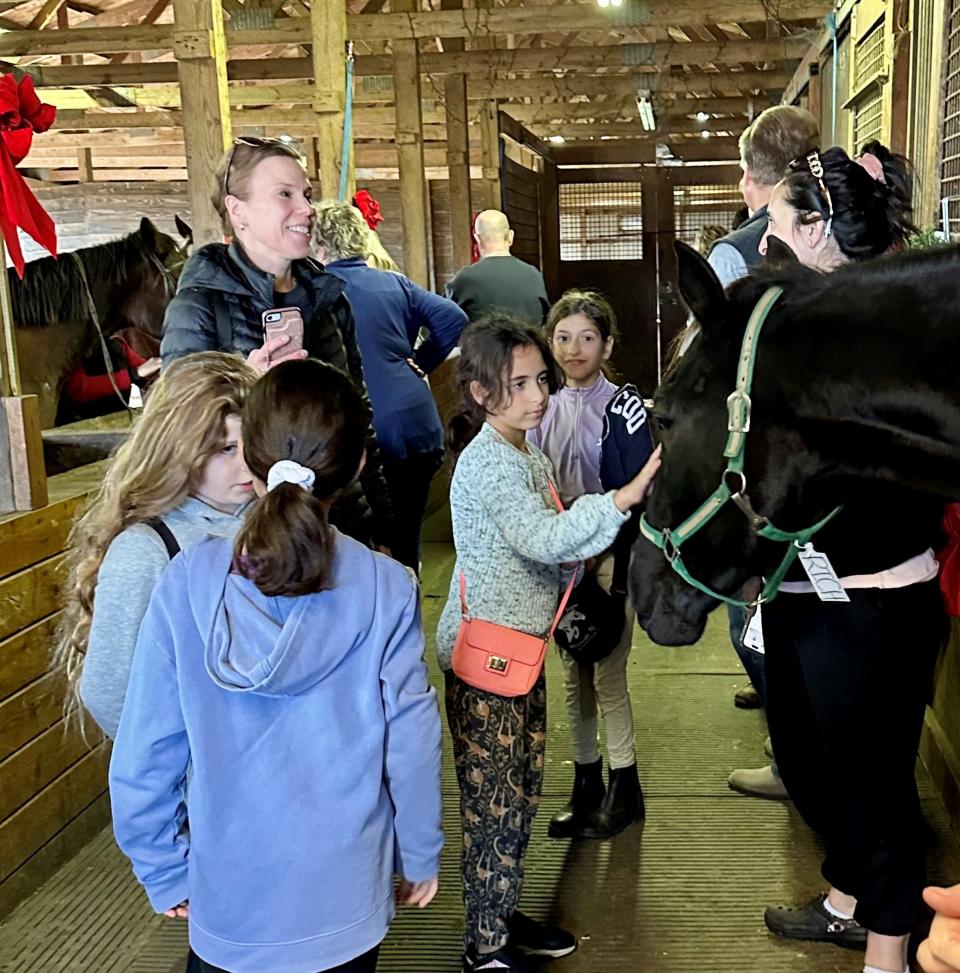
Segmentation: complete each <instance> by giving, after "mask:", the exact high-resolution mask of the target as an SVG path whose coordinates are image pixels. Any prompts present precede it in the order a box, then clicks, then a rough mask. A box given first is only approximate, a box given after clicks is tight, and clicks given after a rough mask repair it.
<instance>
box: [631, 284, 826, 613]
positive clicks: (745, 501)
mask: <svg viewBox="0 0 960 973" xmlns="http://www.w3.org/2000/svg"><path fill="white" fill-rule="evenodd" d="M782 293H783V288H781V287H771V288H769V289H768V290H767V291H765V292H764V294H763V296H762V297H761V298H760V300H759V301H758V302H757V305H756V307H754V309H753V311H752V313H751V314H750V320H749V321H748V322H747V329H746V331H745V332H744V335H743V342H742V343H741V345H740V359H739V363H738V365H737V385H736V388H735V389H734V390H733V391H732V392H731V393H730V395H729V396H728V397H727V445H726V447H725V449H724V451H723V455H724V457H725V458H726V459H727V468H726V469H725V470H724V472H723V476H722V477H721V479H720V485H719V486H718V487H717V489H716V490H714V491H713V493H711V494H710V496H709V497H707V499H706V500H704V501H703V503H702V504H700V506H699V507H697V509H696V510H695V511H694V512H693V513H692V514H690V516H689V517H687V519H686V520H684V521H682V522H681V523H680V525H679V526H677V527H675V528H673V529H670V528H668V527H665V528H664V529H663V530H657V528H656V527H651V526H650V524H649V523H648V521H647V515H646V514H644V515H643V516H642V517H641V518H640V532H641V533H642V534H643V536H644V537H646V539H647V540H648V541H650V542H651V543H652V544H655V545H656V546H657V547H658V548H659V549H660V550H661V551H663V555H664V557H665V558H666V559H667V561H669V563H670V565H671V567H672V568H673V570H674V571H676V572H677V574H679V575H680V577H681V578H683V580H684V581H686V582H687V584H689V585H692V586H693V587H694V588H696V589H698V590H699V591H702V592H703V593H704V594H707V595H710V597H711V598H716V599H717V600H718V601H723V602H726V603H727V604H728V605H737V606H739V607H741V608H752V607H753V606H754V605H757V604H760V603H761V602H765V601H772V600H773V598H774V597H775V596H776V593H777V589H778V588H779V587H780V582H781V581H783V579H784V577H785V575H786V573H787V571H788V570H789V569H790V565H791V564H793V561H794V558H796V556H797V554H798V553H799V552H800V550H801V549H802V548H803V546H804V545H805V544H808V543H809V542H810V539H811V538H812V537H813V535H814V534H816V533H817V531H818V530H820V528H821V527H823V526H824V524H826V523H827V522H828V521H829V520H830V519H831V518H833V517H834V516H835V515H836V514H837V513H838V512H839V510H840V508H839V507H836V508H835V509H834V510H832V511H831V512H830V513H829V514H827V516H826V517H824V518H823V519H822V520H818V521H817V522H816V523H815V524H813V525H812V526H810V527H806V528H804V529H802V530H795V531H787V530H780V529H779V528H778V527H775V526H774V525H773V524H771V523H770V521H769V520H767V518H766V517H764V516H762V515H760V514H758V513H757V512H756V511H755V510H754V509H753V507H752V505H751V504H750V499H749V497H748V496H747V493H746V488H747V478H746V476H745V475H744V472H743V454H744V450H745V448H746V444H747V433H748V432H749V431H750V412H751V409H752V402H751V399H750V390H751V388H752V386H753V370H754V366H755V365H756V359H757V342H758V340H759V337H760V329H761V328H762V327H763V324H764V322H765V321H766V320H767V315H768V314H769V313H770V311H771V309H772V308H773V306H774V304H776V303H777V301H778V300H779V299H780V295H781V294H782ZM728 500H729V501H731V502H732V503H733V504H734V505H735V506H736V507H737V509H739V510H740V511H741V513H743V515H744V516H745V517H746V518H747V521H748V522H749V524H750V529H751V530H752V531H753V532H754V533H755V534H756V535H757V536H758V537H763V538H765V539H766V540H771V541H779V542H781V543H786V544H787V545H788V547H787V550H786V552H785V553H784V555H783V559H782V560H781V561H780V564H779V565H778V567H777V569H776V570H775V571H774V572H773V574H771V575H770V576H769V577H767V579H766V580H765V582H764V586H763V591H762V592H761V593H760V595H759V596H758V597H757V598H756V600H755V601H744V600H743V599H741V598H731V597H730V596H729V595H723V594H721V593H720V592H718V591H714V590H713V589H712V588H710V587H708V586H707V585H706V584H704V583H703V582H702V581H698V580H697V579H696V578H694V577H693V576H692V575H691V574H690V572H689V571H688V570H687V568H686V566H685V565H684V563H683V558H682V557H681V554H680V551H681V548H682V547H683V544H684V543H685V542H686V541H688V540H689V539H690V538H691V537H693V535H694V534H696V533H697V531H699V530H700V529H701V528H703V527H705V526H706V525H707V524H708V523H710V521H711V520H713V518H714V517H715V516H716V515H717V514H718V513H719V512H720V511H721V510H722V509H723V507H724V506H725V505H726V503H727V501H728Z"/></svg>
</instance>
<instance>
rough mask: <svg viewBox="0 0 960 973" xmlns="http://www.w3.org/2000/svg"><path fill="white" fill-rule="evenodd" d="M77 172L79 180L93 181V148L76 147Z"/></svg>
mask: <svg viewBox="0 0 960 973" xmlns="http://www.w3.org/2000/svg"><path fill="white" fill-rule="evenodd" d="M77 172H78V173H79V174H80V182H93V150H92V149H86V148H84V149H77Z"/></svg>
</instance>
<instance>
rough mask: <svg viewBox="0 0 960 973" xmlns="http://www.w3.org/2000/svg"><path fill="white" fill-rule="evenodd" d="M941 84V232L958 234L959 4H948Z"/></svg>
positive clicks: (956, 1) (954, 1)
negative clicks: (943, 230)
mask: <svg viewBox="0 0 960 973" xmlns="http://www.w3.org/2000/svg"><path fill="white" fill-rule="evenodd" d="M948 11H949V13H948V20H947V45H946V54H945V71H944V80H943V141H942V151H941V156H940V159H941V162H940V198H941V200H942V201H943V202H942V203H941V214H942V218H943V222H944V224H945V226H944V229H946V230H948V232H950V233H952V234H956V233H957V232H960V0H949V2H948Z"/></svg>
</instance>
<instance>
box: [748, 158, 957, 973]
mask: <svg viewBox="0 0 960 973" xmlns="http://www.w3.org/2000/svg"><path fill="white" fill-rule="evenodd" d="M910 191H911V179H910V169H909V165H908V163H907V162H906V160H905V159H903V158H900V157H898V156H895V155H892V154H891V153H890V152H889V150H887V149H886V148H885V147H884V146H882V145H881V144H880V143H878V142H870V143H868V144H867V145H866V146H865V147H864V149H863V153H862V154H861V155H860V156H859V157H858V158H856V159H850V158H849V157H848V156H847V154H846V153H845V152H844V151H843V150H842V149H839V148H833V149H829V150H827V151H826V152H824V153H822V154H819V153H816V152H812V153H810V154H809V155H808V156H806V157H805V158H803V159H799V160H796V161H795V162H793V163H791V166H790V171H789V172H788V174H787V175H786V176H785V177H784V179H783V180H781V182H780V183H778V185H777V186H776V188H775V189H774V191H773V194H772V196H771V198H770V203H769V208H768V213H767V218H768V228H767V231H766V233H765V235H764V237H763V239H762V240H761V242H760V252H761V253H763V254H765V255H767V256H768V258H776V259H782V258H784V257H786V256H789V254H788V253H787V252H786V251H785V250H784V248H783V247H782V246H779V245H778V244H776V243H774V242H773V241H774V239H776V240H777V241H779V243H780V244H786V246H787V247H788V248H789V250H790V251H792V253H793V254H794V255H795V256H796V259H797V260H798V261H799V262H800V263H801V264H803V265H804V266H806V267H811V268H814V269H816V270H819V271H821V272H824V273H830V272H834V271H836V272H838V273H841V274H842V273H843V269H842V268H843V266H844V265H845V264H847V263H849V262H851V261H859V260H868V259H872V258H874V257H881V256H882V255H884V254H887V253H890V252H892V251H896V250H899V249H901V248H902V247H903V246H904V244H905V242H906V239H907V237H908V236H909V235H910V234H911V233H912V232H913V229H914V228H913V226H912V224H911V222H910V209H911V202H910ZM857 298H858V295H856V294H854V293H851V295H850V299H851V301H854V300H857ZM908 340H910V339H909V335H908V334H907V333H906V332H905V333H904V341H908ZM805 489H806V490H808V491H811V492H815V491H816V490H817V489H818V485H817V483H815V482H811V483H809V484H806V485H805ZM850 496H851V497H852V498H854V499H852V500H851V501H850V502H848V503H847V504H846V505H845V506H844V507H843V508H842V510H841V511H840V513H839V514H838V515H837V516H836V517H835V518H834V519H833V520H832V521H831V522H830V523H829V524H827V525H826V526H825V527H824V528H823V529H822V530H821V531H820V532H819V533H818V534H817V537H816V541H815V546H816V550H817V551H818V552H819V553H820V554H822V555H825V556H826V558H828V559H829V561H830V563H831V565H832V567H833V570H834V572H835V574H836V575H837V577H838V578H839V580H840V583H841V584H842V585H843V588H844V590H845V592H846V596H847V598H848V599H849V603H843V604H837V603H835V602H830V603H828V602H824V601H821V600H820V599H819V598H818V596H817V594H816V593H815V591H814V589H813V586H812V585H811V584H810V583H809V582H808V580H807V577H806V575H805V573H804V572H803V570H802V569H801V568H799V567H797V568H794V569H793V570H792V573H791V574H789V575H788V576H787V581H785V582H784V583H783V584H782V585H781V586H780V592H781V594H780V597H778V598H777V599H776V600H775V601H773V602H771V603H770V604H767V605H764V606H763V608H762V615H763V618H762V626H763V637H764V647H765V659H766V689H767V719H768V723H769V726H770V735H771V739H772V742H773V749H774V752H775V753H776V755H777V764H778V767H779V770H780V773H781V776H782V778H783V781H784V784H785V785H786V788H787V791H788V793H789V795H790V797H791V798H792V799H793V801H794V803H795V805H796V807H797V810H798V811H799V812H800V814H801V815H802V816H803V818H804V820H805V821H806V822H807V824H809V825H810V826H811V827H812V828H813V829H814V830H815V831H816V832H817V833H818V834H819V835H820V837H821V838H822V839H823V842H824V846H825V851H826V857H825V860H824V863H823V866H822V874H823V877H824V878H825V879H826V881H827V882H828V883H829V886H830V887H829V890H828V891H827V892H826V893H821V894H820V895H818V896H817V897H816V898H815V899H813V901H812V902H809V903H808V904H806V905H804V906H802V907H799V908H787V907H783V906H772V907H770V908H768V909H767V910H766V913H765V916H764V918H765V920H766V924H767V926H768V927H769V928H770V929H771V931H773V932H775V933H777V934H779V935H782V936H787V937H789V938H793V939H809V940H818V941H823V942H834V943H836V944H837V945H841V946H847V947H854V948H864V947H865V948H866V965H865V967H864V970H865V973H905V971H906V970H907V941H908V938H909V933H910V932H911V930H912V929H913V927H914V926H915V925H916V924H917V923H918V922H919V921H920V920H921V919H923V917H924V915H925V911H926V910H925V907H924V904H923V900H922V898H921V894H922V891H923V887H924V884H925V860H924V858H925V856H924V826H923V817H922V814H921V810H920V801H919V798H918V795H917V788H916V781H915V778H914V769H915V763H916V755H917V748H918V745H919V741H920V732H921V729H922V726H923V714H924V707H925V704H926V701H927V698H928V694H929V689H930V685H931V679H932V674H933V665H934V660H935V658H936V655H937V651H938V649H939V647H940V644H941V639H942V637H943V633H944V614H943V605H942V602H941V598H940V592H939V588H938V585H937V562H936V560H935V558H934V556H933V547H934V546H935V543H936V539H937V536H938V533H939V523H940V517H941V513H942V502H941V501H939V500H931V499H930V498H927V497H924V496H920V495H918V494H916V493H913V492H909V491H907V490H905V489H903V488H901V487H899V486H897V485H896V484H892V483H891V484H888V483H882V482H879V481H876V480H870V481H867V480H864V481H862V482H858V483H855V484H851V490H850Z"/></svg>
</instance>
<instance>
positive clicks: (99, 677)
mask: <svg viewBox="0 0 960 973" xmlns="http://www.w3.org/2000/svg"><path fill="white" fill-rule="evenodd" d="M256 380H257V375H256V372H254V370H253V369H252V368H251V367H250V366H249V365H247V363H246V362H244V361H243V360H242V359H240V358H238V357H237V356H235V355H227V354H222V353H220V352H201V353H199V354H195V355H190V356H188V357H186V358H183V359H180V360H178V361H176V362H174V363H173V364H171V365H170V366H169V367H168V368H167V369H166V370H165V371H164V372H163V374H162V375H161V376H160V379H159V380H158V382H157V384H156V386H155V387H154V390H153V392H152V394H151V395H150V397H149V398H148V399H147V403H146V406H145V408H144V410H143V415H142V416H141V418H140V420H139V421H138V422H137V424H136V425H135V426H134V428H133V430H132V432H131V434H130V437H129V439H128V440H127V441H126V442H125V443H124V444H123V445H122V446H121V447H120V448H119V449H118V450H117V453H116V455H115V456H114V458H113V462H112V463H111V464H110V468H109V470H108V471H107V474H106V476H105V477H104V480H103V484H102V485H101V487H100V490H99V492H98V493H97V494H96V496H95V497H94V498H93V500H92V502H91V503H90V505H89V507H88V508H87V510H86V512H85V513H84V514H83V515H82V516H81V517H80V518H79V520H78V521H77V522H76V524H75V525H74V528H73V531H72V533H71V536H70V543H69V551H70V555H69V556H70V562H71V563H70V581H69V583H68V586H67V595H66V606H65V612H64V620H63V623H62V625H61V629H60V638H59V640H58V645H57V647H56V650H55V655H54V665H55V666H61V667H63V668H64V669H65V670H66V672H67V676H68V690H67V709H68V711H71V710H73V709H74V708H75V707H76V706H77V704H78V703H79V702H82V704H83V705H84V706H85V707H86V709H87V710H88V711H89V713H90V714H91V715H92V716H93V718H94V719H95V720H96V722H97V724H98V725H99V726H100V728H101V729H102V730H103V731H104V733H106V734H107V735H108V736H109V737H111V738H112V737H113V736H114V735H115V734H116V730H117V725H118V724H119V722H120V712H121V709H122V707H123V700H124V696H125V694H126V688H127V680H128V678H129V674H130V665H131V662H132V659H133V650H134V647H135V646H136V642H137V633H138V631H139V629H140V623H141V621H142V620H143V616H144V614H145V613H146V610H147V604H148V603H149V601H150V595H151V593H152V592H153V588H154V586H155V585H156V583H157V580H158V579H159V577H160V575H161V574H162V572H163V570H164V568H166V566H167V564H168V563H169V561H170V559H171V557H172V556H173V555H174V554H176V552H177V551H178V550H179V549H180V548H184V547H187V546H189V545H190V544H192V543H194V542H195V541H197V540H199V539H201V538H202V537H206V536H207V535H209V534H214V535H218V536H221V537H233V536H234V535H235V534H236V532H237V531H238V530H239V528H240V525H241V521H242V512H243V510H244V508H245V507H246V506H247V504H248V503H249V501H250V499H251V498H252V496H253V492H252V490H253V487H252V481H251V477H250V473H249V472H248V470H247V468H246V466H245V465H244V462H243V456H242V451H241V449H240V444H239V435H240V412H241V409H242V408H243V403H244V400H245V398H246V395H247V393H248V391H249V390H250V389H251V388H252V387H253V385H254V383H255V382H256Z"/></svg>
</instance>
